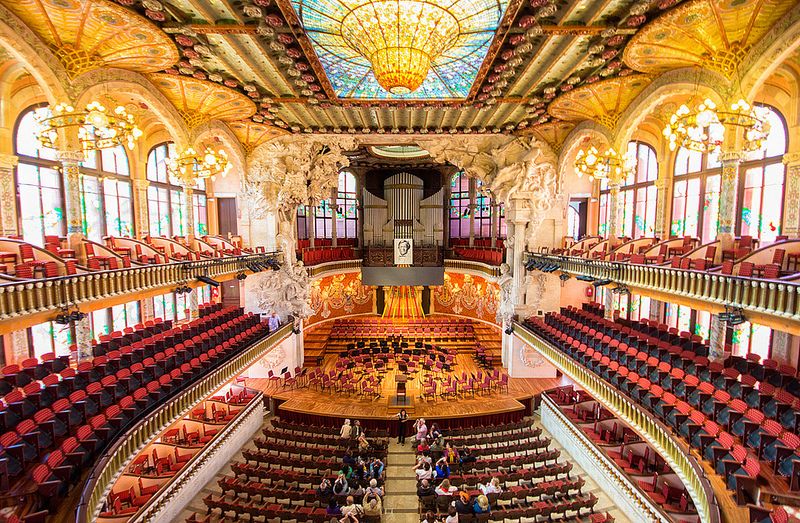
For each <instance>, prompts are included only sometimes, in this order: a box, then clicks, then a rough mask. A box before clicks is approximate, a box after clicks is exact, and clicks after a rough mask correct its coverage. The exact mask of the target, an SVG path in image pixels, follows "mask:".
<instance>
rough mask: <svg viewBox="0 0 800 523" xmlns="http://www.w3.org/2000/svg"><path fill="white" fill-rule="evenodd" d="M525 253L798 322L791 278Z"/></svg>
mask: <svg viewBox="0 0 800 523" xmlns="http://www.w3.org/2000/svg"><path fill="white" fill-rule="evenodd" d="M527 256H528V257H529V259H533V260H537V261H541V262H546V263H552V264H555V265H558V267H559V269H558V270H560V271H563V272H566V273H569V274H573V275H580V276H590V277H592V278H596V279H601V280H602V279H609V280H611V281H613V282H615V283H618V284H622V285H626V286H627V287H629V288H630V289H631V290H634V289H640V290H644V291H648V290H650V291H654V292H658V293H662V294H668V295H672V296H678V297H683V298H686V299H690V300H700V301H703V302H705V303H712V304H716V305H718V306H724V305H728V306H731V307H738V308H741V309H742V310H744V311H750V312H756V313H759V314H763V315H768V316H776V317H779V318H782V319H789V320H793V321H800V285H799V284H798V283H795V282H793V281H782V280H765V279H759V278H742V277H739V276H728V275H724V274H719V273H714V272H702V271H693V270H686V269H673V268H670V267H662V266H653V265H637V264H631V263H620V262H610V261H599V260H587V259H584V258H576V257H572V256H553V255H548V254H538V253H529V254H528V255H527ZM645 294H646V293H645Z"/></svg>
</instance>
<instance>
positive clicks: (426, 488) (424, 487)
mask: <svg viewBox="0 0 800 523" xmlns="http://www.w3.org/2000/svg"><path fill="white" fill-rule="evenodd" d="M434 494H436V491H435V490H434V488H433V485H431V482H430V481H428V480H427V479H423V480H422V481H421V482H420V484H419V487H417V496H419V497H421V498H424V497H425V496H433V495H434Z"/></svg>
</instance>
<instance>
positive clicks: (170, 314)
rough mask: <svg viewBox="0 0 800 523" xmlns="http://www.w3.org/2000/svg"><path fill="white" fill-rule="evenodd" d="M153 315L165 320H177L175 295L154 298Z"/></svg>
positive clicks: (167, 294)
mask: <svg viewBox="0 0 800 523" xmlns="http://www.w3.org/2000/svg"><path fill="white" fill-rule="evenodd" d="M153 314H154V317H156V318H162V319H164V320H174V319H175V294H174V293H172V292H168V293H166V294H161V295H159V296H153Z"/></svg>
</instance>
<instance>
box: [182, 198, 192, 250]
mask: <svg viewBox="0 0 800 523" xmlns="http://www.w3.org/2000/svg"><path fill="white" fill-rule="evenodd" d="M183 193H184V195H185V196H186V207H185V208H184V214H185V216H186V218H184V220H183V221H184V223H185V224H186V241H187V243H188V244H189V245H192V242H193V241H194V201H193V200H194V188H193V187H191V186H186V187H185V188H184V189H183Z"/></svg>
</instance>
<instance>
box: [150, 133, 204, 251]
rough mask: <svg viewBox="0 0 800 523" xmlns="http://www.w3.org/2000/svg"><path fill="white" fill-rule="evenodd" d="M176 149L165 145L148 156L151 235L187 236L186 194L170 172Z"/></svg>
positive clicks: (170, 144)
mask: <svg viewBox="0 0 800 523" xmlns="http://www.w3.org/2000/svg"><path fill="white" fill-rule="evenodd" d="M174 150H175V145H174V144H172V143H169V142H168V143H162V144H160V145H157V146H155V147H153V148H152V149H151V150H150V152H149V153H148V155H147V179H148V180H149V181H150V186H149V187H148V188H147V213H148V215H149V218H150V220H149V222H150V235H151V236H167V237H169V236H184V235H186V234H187V233H188V231H186V219H185V217H184V212H186V210H187V207H186V197H185V194H184V192H183V189H182V188H181V187H180V186H179V185H178V183H177V181H176V180H175V179H174V178H173V177H172V176H170V175H169V173H168V171H167V163H166V159H167V158H168V157H169V156H172V155H173V154H174ZM189 212H194V209H189ZM195 224H197V221H195ZM195 227H196V226H195Z"/></svg>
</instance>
